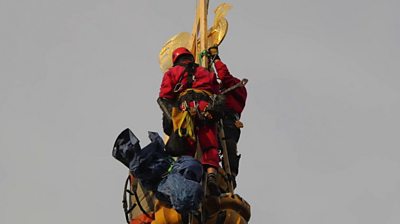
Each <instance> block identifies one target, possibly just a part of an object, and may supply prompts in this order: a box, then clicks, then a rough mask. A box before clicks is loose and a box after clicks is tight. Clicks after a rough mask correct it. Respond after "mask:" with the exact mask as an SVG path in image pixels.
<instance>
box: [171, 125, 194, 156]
mask: <svg viewBox="0 0 400 224" xmlns="http://www.w3.org/2000/svg"><path fill="white" fill-rule="evenodd" d="M189 149H190V148H189V143H188V140H187V139H186V137H181V136H179V134H178V130H176V131H175V132H172V133H171V135H170V136H169V139H168V141H167V144H166V145H165V151H166V152H167V153H168V154H169V155H171V156H175V157H177V156H182V155H185V154H186V153H187V152H188V150H189Z"/></svg>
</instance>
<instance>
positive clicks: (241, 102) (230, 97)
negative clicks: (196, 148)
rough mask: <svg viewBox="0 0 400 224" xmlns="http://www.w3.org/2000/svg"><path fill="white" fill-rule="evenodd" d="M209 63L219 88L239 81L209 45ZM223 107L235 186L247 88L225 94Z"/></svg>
mask: <svg viewBox="0 0 400 224" xmlns="http://www.w3.org/2000/svg"><path fill="white" fill-rule="evenodd" d="M208 51H209V55H210V64H211V63H214V65H215V68H216V70H217V73H218V78H219V80H220V90H221V91H222V92H224V90H226V89H228V88H231V87H232V86H235V85H237V84H238V83H240V82H241V80H240V79H238V78H236V77H234V76H233V75H232V74H231V73H230V72H229V70H228V68H227V66H226V65H225V64H224V63H223V62H222V61H221V59H220V57H219V51H218V47H211V48H210V49H209V50H208ZM224 95H225V107H224V108H223V113H222V121H223V126H224V132H225V142H226V146H227V149H228V157H229V164H230V168H231V172H232V178H233V179H232V180H233V185H234V187H236V176H237V175H238V173H239V159H240V155H238V150H237V143H238V142H239V138H240V133H241V131H240V129H241V128H243V123H242V122H241V121H240V117H241V114H242V112H243V109H244V107H245V105H246V99H247V90H246V87H245V86H244V85H243V86H239V87H237V88H235V89H232V90H231V91H228V92H226V93H225V94H224Z"/></svg>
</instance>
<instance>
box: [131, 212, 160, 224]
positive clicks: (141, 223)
mask: <svg viewBox="0 0 400 224" xmlns="http://www.w3.org/2000/svg"><path fill="white" fill-rule="evenodd" d="M149 215H150V217H152V218H150V217H148V216H147V215H145V214H141V215H139V216H137V217H135V218H134V219H132V220H131V222H130V223H129V224H151V222H152V221H153V220H154V219H153V218H154V215H153V214H152V213H151V214H149Z"/></svg>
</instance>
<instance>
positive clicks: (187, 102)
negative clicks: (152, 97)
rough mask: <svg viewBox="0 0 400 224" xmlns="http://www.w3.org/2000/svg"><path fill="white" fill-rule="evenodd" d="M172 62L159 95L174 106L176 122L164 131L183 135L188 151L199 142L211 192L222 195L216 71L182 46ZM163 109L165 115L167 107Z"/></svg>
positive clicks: (192, 149) (194, 149) (193, 150)
mask: <svg viewBox="0 0 400 224" xmlns="http://www.w3.org/2000/svg"><path fill="white" fill-rule="evenodd" d="M172 62H173V67H171V68H170V69H169V70H168V71H167V72H165V74H164V76H163V79H162V83H161V87H160V92H159V99H158V101H159V100H160V101H162V102H163V104H164V105H169V107H170V108H172V113H171V119H172V123H173V125H172V128H166V127H164V132H166V134H167V135H170V139H171V138H172V135H176V136H178V135H179V137H184V139H185V140H186V143H187V145H186V146H187V148H186V149H185V150H186V153H185V154H187V155H191V156H194V155H195V153H196V143H197V141H198V142H199V145H200V148H201V151H202V158H201V163H202V164H203V166H204V167H205V168H206V171H207V186H208V188H209V190H210V193H211V194H213V195H219V194H220V192H219V188H218V185H217V180H216V173H217V169H218V167H219V162H220V159H219V152H218V140H217V126H216V122H215V120H214V119H213V118H214V112H213V110H212V108H211V96H212V95H213V94H219V92H220V91H219V83H218V81H217V77H216V74H215V73H214V72H210V71H208V70H207V69H206V68H203V67H201V66H198V65H197V64H195V63H194V57H193V55H192V53H191V52H190V51H189V50H188V49H186V48H183V47H181V48H177V49H175V50H174V51H173V54H172ZM163 112H164V115H165V113H166V111H165V110H163ZM167 113H168V112H167ZM164 117H165V116H164ZM165 123H166V122H165V121H164V126H165ZM169 141H170V140H169ZM167 146H168V142H167ZM167 151H168V150H167Z"/></svg>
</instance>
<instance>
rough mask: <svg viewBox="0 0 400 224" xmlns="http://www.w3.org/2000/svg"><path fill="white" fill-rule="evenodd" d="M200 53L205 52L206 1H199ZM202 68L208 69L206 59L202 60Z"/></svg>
mask: <svg viewBox="0 0 400 224" xmlns="http://www.w3.org/2000/svg"><path fill="white" fill-rule="evenodd" d="M199 6H200V7H199V10H200V51H199V52H203V51H204V50H207V36H208V35H207V29H208V27H207V16H208V0H200V5H199ZM201 66H203V67H206V68H207V67H208V60H207V58H206V57H204V58H202V64H201Z"/></svg>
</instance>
